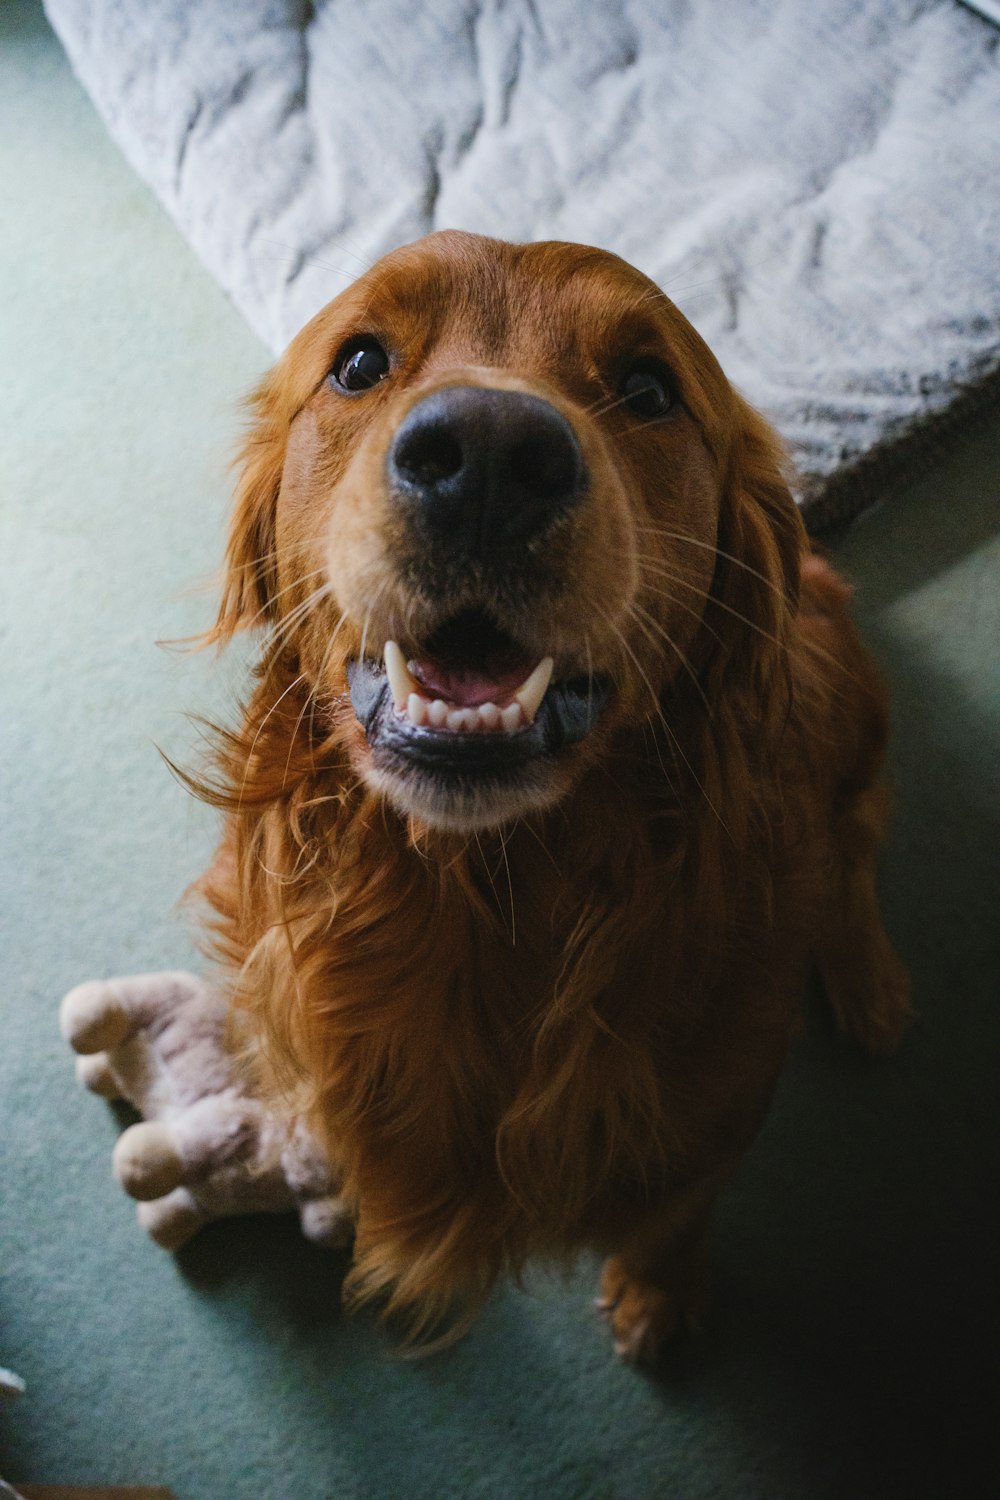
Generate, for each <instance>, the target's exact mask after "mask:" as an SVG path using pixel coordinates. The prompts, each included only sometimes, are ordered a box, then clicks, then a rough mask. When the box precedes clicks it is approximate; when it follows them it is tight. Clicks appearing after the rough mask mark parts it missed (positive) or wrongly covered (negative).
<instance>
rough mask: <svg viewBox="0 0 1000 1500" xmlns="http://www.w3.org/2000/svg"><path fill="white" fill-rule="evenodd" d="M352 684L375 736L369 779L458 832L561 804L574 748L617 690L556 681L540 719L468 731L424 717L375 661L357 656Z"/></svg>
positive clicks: (400, 806) (403, 809)
mask: <svg viewBox="0 0 1000 1500" xmlns="http://www.w3.org/2000/svg"><path fill="white" fill-rule="evenodd" d="M348 684H349V687H350V695H351V702H352V704H353V707H354V711H355V714H356V715H357V718H358V720H359V722H360V724H361V725H362V727H363V729H364V731H365V736H366V738H367V741H368V755H367V764H366V765H365V767H364V774H365V778H366V780H367V781H368V783H369V785H370V786H372V787H373V788H374V789H375V790H376V791H377V792H378V793H379V794H380V795H381V796H384V797H385V798H386V799H387V801H389V802H390V803H391V804H392V806H393V807H395V808H396V810H397V811H398V812H400V813H402V814H403V815H404V816H406V817H412V818H415V819H417V820H418V821H419V822H421V823H423V824H426V825H427V826H428V827H431V828H437V829H441V830H443V831H448V832H453V833H476V832H480V831H485V830H487V829H491V828H502V827H503V826H505V825H507V824H510V823H512V822H515V821H516V820H517V819H519V818H523V817H526V816H528V815H529V814H531V813H535V812H540V811H542V810H544V809H545V808H546V807H549V806H551V805H552V804H553V803H555V802H557V801H558V800H559V798H560V797H561V796H563V795H564V793H565V791H566V789H567V786H568V785H569V783H570V781H571V778H572V771H571V765H570V760H569V755H568V752H570V751H571V750H572V747H574V746H576V745H578V744H580V743H581V742H582V741H583V740H585V739H586V738H587V737H588V736H589V735H590V734H591V733H592V732H593V731H594V729H595V728H596V727H597V725H598V723H599V721H600V718H601V716H602V714H603V712H604V710H605V708H606V706H607V703H608V700H609V697H610V685H609V684H608V682H607V681H606V679H604V678H600V677H592V678H591V677H587V678H576V679H569V680H567V681H562V682H552V683H551V684H550V685H549V686H548V688H547V690H546V692H545V694H544V697H543V698H542V700H541V702H540V703H539V705H538V707H537V709H536V710H535V712H534V714H533V717H532V719H531V721H530V722H522V723H520V725H519V726H518V727H516V728H510V727H505V726H504V725H503V724H502V722H501V723H500V724H498V725H497V726H496V727H494V728H492V729H487V728H486V727H485V726H484V725H483V724H482V723H477V725H476V728H475V729H474V730H468V731H467V730H464V729H463V728H462V727H457V728H456V727H449V726H448V725H447V724H446V723H445V724H441V725H434V724H432V723H429V722H425V723H414V722H413V720H412V719H411V718H410V717H409V715H408V713H407V712H406V709H405V707H402V706H400V707H397V706H396V703H395V702H394V700H393V693H392V690H391V685H390V683H389V680H388V677H387V674H386V671H385V669H384V668H382V667H380V666H378V665H377V664H375V663H373V662H370V661H362V662H354V663H352V664H351V665H350V667H349V668H348ZM515 717H516V715H515ZM522 719H523V715H522Z"/></svg>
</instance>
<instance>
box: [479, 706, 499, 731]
mask: <svg viewBox="0 0 1000 1500" xmlns="http://www.w3.org/2000/svg"><path fill="white" fill-rule="evenodd" d="M479 726H480V728H481V729H487V730H493V729H499V728H500V710H499V709H498V708H497V706H496V704H495V703H480V705H479Z"/></svg>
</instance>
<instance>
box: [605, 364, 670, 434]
mask: <svg viewBox="0 0 1000 1500" xmlns="http://www.w3.org/2000/svg"><path fill="white" fill-rule="evenodd" d="M618 394H619V395H620V396H621V398H622V400H623V401H624V403H625V405H626V406H627V407H628V409H629V411H631V412H634V413H635V415H636V416H637V417H642V418H643V419H644V420H647V421H648V420H650V419H651V418H653V417H665V416H666V414H667V412H668V411H669V410H670V408H671V407H672V406H673V404H674V388H673V383H672V381H671V379H670V376H669V374H668V373H667V371H666V370H665V369H664V368H663V366H662V365H660V364H656V363H655V362H652V361H644V362H643V363H642V364H638V365H633V366H632V368H631V369H630V370H627V371H626V372H625V375H624V378H623V379H622V381H621V384H620V385H619V387H618Z"/></svg>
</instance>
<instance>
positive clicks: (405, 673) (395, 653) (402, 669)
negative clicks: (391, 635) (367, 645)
mask: <svg viewBox="0 0 1000 1500" xmlns="http://www.w3.org/2000/svg"><path fill="white" fill-rule="evenodd" d="M385 675H386V676H387V677H388V679H389V691H390V692H391V693H392V702H393V707H394V708H395V710H396V712H397V713H402V711H403V709H404V708H405V707H406V702H407V699H408V698H409V696H410V694H411V693H415V692H417V690H418V689H419V687H420V684H419V682H418V681H417V680H416V678H415V677H414V676H413V673H412V672H411V671H410V669H409V667H408V666H407V665H406V657H405V656H404V655H403V653H402V651H400V649H399V647H398V646H397V645H396V642H395V641H386V643H385Z"/></svg>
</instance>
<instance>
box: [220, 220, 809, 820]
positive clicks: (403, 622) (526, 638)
mask: <svg viewBox="0 0 1000 1500" xmlns="http://www.w3.org/2000/svg"><path fill="white" fill-rule="evenodd" d="M255 408H256V424H255V427H254V430H253V432H252V435H251V437H250V440H249V442H248V444H247V447H246V451H245V456H244V471H243V479H242V483H241V485H240V489H239V492H238V496H237V504H236V510H235V516H234V521H233V527H232V532H231V537H230V544H229V552H228V574H227V582H226V588H225V594H224V599H223V606H222V611H221V614H220V619H219V626H218V634H219V635H220V636H222V637H225V636H227V635H229V634H231V633H232V632H233V631H234V630H236V629H238V628H240V627H242V626H245V625H249V624H251V623H262V622H266V623H268V624H270V625H271V627H272V628H273V629H274V631H275V633H276V639H277V641H278V642H279V643H280V648H281V649H283V650H285V651H287V652H288V653H289V656H290V658H291V660H292V661H293V662H294V665H295V668H296V672H297V673H300V674H302V675H303V680H304V681H305V682H306V683H307V684H308V689H309V693H310V695H311V699H312V701H313V702H314V703H315V704H316V705H318V706H319V708H320V709H321V711H322V713H323V714H325V715H326V721H327V723H329V722H330V720H331V716H332V718H333V720H335V721H336V722H337V723H338V724H339V725H340V727H341V730H342V732H343V735H344V736H346V743H347V745H348V747H349V753H350V754H351V756H352V758H353V760H354V763H355V767H356V769H357V771H358V772H359V774H360V775H361V776H362V778H363V779H364V780H365V781H366V782H367V783H368V784H369V785H370V786H372V787H374V788H375V789H376V790H377V791H378V792H379V793H380V794H381V795H384V796H385V797H387V798H388V799H389V801H390V802H391V803H392V804H393V805H394V806H395V807H396V808H397V809H398V810H400V811H401V812H402V813H404V814H405V815H409V816H411V817H414V818H416V819H417V820H418V821H420V822H421V823H424V824H427V825H432V826H438V827H444V828H452V829H460V830H475V829H478V828H483V827H489V826H498V825H501V824H503V823H506V822H509V821H511V820H512V819H515V818H517V817H519V816H521V815H523V814H525V813H527V812H530V811H531V810H535V809H540V808H543V807H546V806H549V805H551V804H553V803H554V802H556V801H558V800H559V799H560V798H561V797H563V796H565V794H566V793H567V791H568V790H569V788H570V787H571V786H572V785H573V784H574V782H575V780H576V779H577V778H578V777H579V776H580V775H581V774H582V773H583V772H584V771H585V769H586V768H587V767H588V766H589V765H592V764H594V763H595V762H597V761H598V760H600V758H601V757H602V756H605V755H607V754H608V751H609V748H610V747H612V746H613V745H614V744H615V742H616V740H617V739H620V737H621V735H622V734H623V733H624V734H638V733H640V732H641V731H642V729H643V726H654V727H657V732H660V731H661V730H665V732H666V733H667V734H668V735H669V734H671V732H672V726H671V722H670V714H671V706H670V703H671V693H672V692H675V693H680V694H681V696H683V694H684V693H687V694H688V695H690V693H691V692H696V693H697V695H698V696H699V697H700V699H702V700H704V703H705V708H706V711H707V712H708V713H709V714H710V713H711V712H712V702H713V694H715V695H717V694H718V692H719V691H720V690H721V689H722V688H723V687H724V685H725V684H726V683H727V682H728V683H729V684H731V685H735V688H736V690H737V692H738V695H739V696H740V698H741V700H742V699H745V700H746V701H747V702H749V703H754V702H756V703H757V704H758V705H759V704H760V703H762V702H763V701H764V699H765V698H766V696H767V693H768V691H769V684H770V681H771V678H772V677H773V675H774V667H775V663H776V653H780V650H781V644H782V641H783V636H784V628H785V623H786V621H787V616H788V611H789V609H790V607H791V602H792V600H793V598H794V594H795V590H796V587H797V578H798V566H799V558H800V554H801V547H802V532H801V525H800V522H799V520H798V515H797V512H796V510H795V507H794V505H793V504H792V501H791V499H790V497H789V494H788V491H787V488H786V486H785V484H784V481H783V479H782V475H781V459H780V453H779V450H778V448H777V445H776V443H775V441H774V439H773V437H772V435H771V434H770V432H769V429H768V428H767V427H766V425H765V424H764V423H763V422H762V421H761V419H760V418H759V417H757V416H756V415H755V414H754V413H753V412H752V411H751V410H750V409H749V408H748V407H747V406H746V404H745V403H744V402H743V401H742V400H741V399H740V398H739V397H738V396H737V395H736V394H735V393H734V392H733V390H732V388H731V387H730V386H729V384H728V382H727V380H726V379H725V376H724V375H723V374H722V371H721V370H720V368H719V366H718V364H717V362H716V361H715V359H714V358H713V356H712V354H711V353H710V351H709V350H708V348H707V347H706V346H705V344H704V343H703V342H702V340H701V339H700V338H699V336H698V335H697V334H696V333H695V331H694V329H693V328H692V327H691V325H690V324H689V323H688V322H687V321H686V320H685V318H684V317H683V316H682V315H681V313H679V312H678V310H677V309H676V308H675V307H674V306H673V304H672V303H671V302H670V301H669V300H668V299H667V298H666V297H665V296H664V295H663V294H662V293H661V292H660V291H659V290H658V289H657V288H656V287H655V286H654V284H653V283H652V282H650V281H649V280H648V279H647V278H646V277H645V276H643V275H641V274H640V273H639V272H638V271H636V270H634V269H633V268H632V267H630V266H628V265H627V264H626V263H625V262H623V261H621V260H619V259H617V258H616V257H615V256H612V255H609V254H606V253H604V252H602V251H599V250H596V249H591V248H588V247H585V246H579V245H569V244H559V243H542V244H529V245H513V244H506V243H502V242H498V241H494V240H488V239H483V238H479V237H477V236H474V235H468V234H460V233H453V232H449V233H442V234H435V235H431V236H430V237H429V238H427V239H425V240H421V241H419V242H418V243H416V244H413V245H408V246H406V247H405V248H403V249H401V250H398V251H395V252H394V253H393V254H391V255H388V256H387V257H386V258H385V259H384V260H382V261H380V262H379V263H378V264H377V265H376V266H375V267H374V268H373V269H372V270H371V271H369V272H368V273H367V274H366V275H364V276H363V277H361V279H360V280H359V281H358V282H356V283H355V284H354V285H353V286H352V287H350V288H349V289H348V290H347V291H346V292H344V293H343V294H342V295H341V296H339V297H337V298H336V299H335V300H334V301H333V302H331V303H330V304H329V306H327V307H326V308H325V309H324V310H323V311H322V312H321V313H320V314H319V315H318V316H317V317H316V318H314V319H313V321H312V322H311V323H310V324H309V325H308V326H307V327H306V328H305V329H304V330H303V332H302V333H301V334H299V336H298V337H297V338H296V339H295V340H294V341H293V343H292V344H291V346H290V347H289V349H288V351H287V353H286V354H285V355H284V357H283V358H282V360H281V361H280V363H279V364H278V366H277V368H276V369H275V371H274V372H273V373H272V374H271V376H270V377H269V378H268V379H267V380H266V381H265V383H264V385H263V386H262V387H261V389H260V390H259V391H258V393H257V395H256V397H255ZM757 711H758V710H757V709H749V710H747V712H749V713H751V714H752V713H754V712H757ZM680 754H681V756H682V757H683V755H684V751H683V748H681V751H680ZM675 763H677V762H676V756H675Z"/></svg>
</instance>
